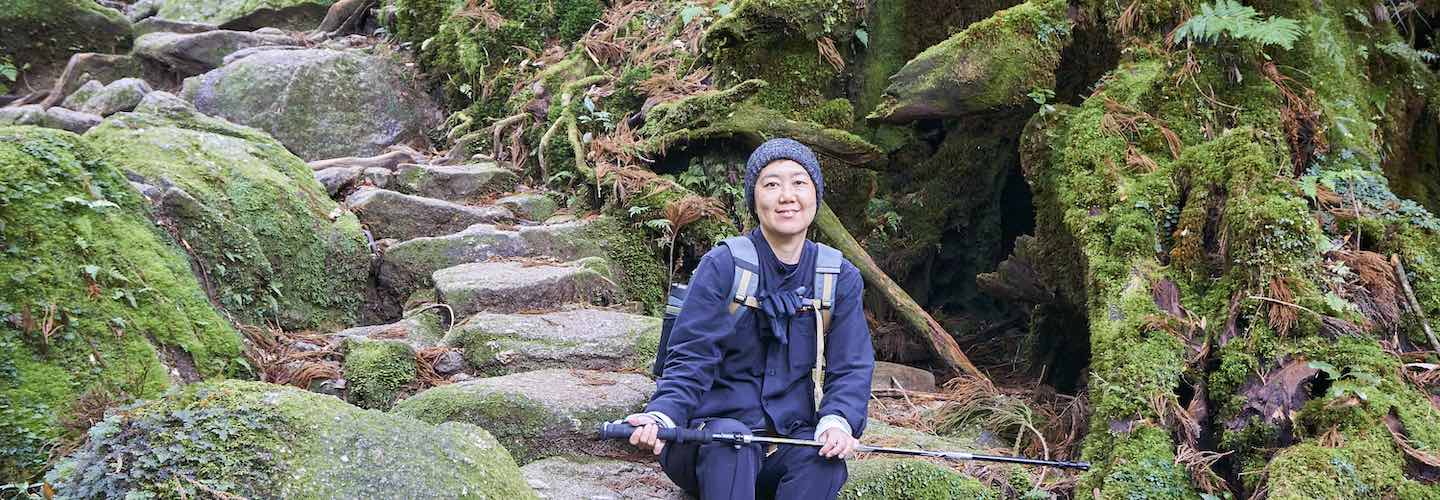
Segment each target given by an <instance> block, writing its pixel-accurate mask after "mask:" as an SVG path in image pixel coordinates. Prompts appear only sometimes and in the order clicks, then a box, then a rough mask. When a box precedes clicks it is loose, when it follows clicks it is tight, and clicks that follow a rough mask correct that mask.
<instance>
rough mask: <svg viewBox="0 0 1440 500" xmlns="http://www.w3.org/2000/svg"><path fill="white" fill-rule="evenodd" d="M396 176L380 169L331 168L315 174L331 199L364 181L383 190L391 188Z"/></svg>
mask: <svg viewBox="0 0 1440 500" xmlns="http://www.w3.org/2000/svg"><path fill="white" fill-rule="evenodd" d="M394 176H395V173H394V172H391V171H389V170H386V169H383V168H379V167H330V168H327V169H324V170H317V171H316V172H315V180H317V181H320V185H322V186H325V192H327V193H330V197H331V198H334V197H336V196H338V195H340V194H341V193H344V192H346V191H348V190H350V189H351V188H353V187H355V186H356V185H358V184H360V183H361V182H362V181H369V183H370V185H372V186H375V187H377V188H381V189H384V188H387V187H390V179H391V178H392V177H394Z"/></svg>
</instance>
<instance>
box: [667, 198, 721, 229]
mask: <svg viewBox="0 0 1440 500" xmlns="http://www.w3.org/2000/svg"><path fill="white" fill-rule="evenodd" d="M664 212H665V220H668V221H670V229H671V230H672V231H675V232H679V231H680V228H682V227H685V226H686V225H689V224H690V223H691V222H695V221H697V220H700V219H704V218H706V217H724V216H725V207H724V206H723V205H721V204H720V201H719V200H716V199H714V198H710V197H706V196H700V195H695V194H687V195H685V196H682V197H680V198H679V199H676V200H673V201H671V202H669V203H666V204H665V210H664Z"/></svg>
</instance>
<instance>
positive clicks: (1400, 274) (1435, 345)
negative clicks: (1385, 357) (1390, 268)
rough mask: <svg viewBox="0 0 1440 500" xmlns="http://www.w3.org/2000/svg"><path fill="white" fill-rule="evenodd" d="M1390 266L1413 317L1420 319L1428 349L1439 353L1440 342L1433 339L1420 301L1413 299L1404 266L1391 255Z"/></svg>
mask: <svg viewBox="0 0 1440 500" xmlns="http://www.w3.org/2000/svg"><path fill="white" fill-rule="evenodd" d="M1390 264H1392V265H1394V266H1395V278H1396V279H1399V280H1400V285H1401V286H1402V287H1403V288H1404V289H1405V300H1406V301H1407V302H1409V303H1410V307H1411V308H1412V309H1414V310H1415V317H1417V318H1420V326H1421V327H1422V328H1424V329H1425V338H1428V339H1430V348H1431V349H1434V350H1435V352H1440V340H1437V339H1436V338H1435V331H1434V330H1431V329H1430V320H1428V319H1426V318H1425V309H1424V308H1422V307H1420V301H1419V300H1416V299H1415V290H1413V289H1411V288H1410V278H1409V277H1406V276H1405V265H1404V264H1402V263H1400V256H1399V255H1395V254H1391V255H1390Z"/></svg>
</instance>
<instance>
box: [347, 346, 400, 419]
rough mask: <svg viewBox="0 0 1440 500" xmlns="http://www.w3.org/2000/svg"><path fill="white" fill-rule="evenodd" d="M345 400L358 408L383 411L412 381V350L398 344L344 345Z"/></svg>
mask: <svg viewBox="0 0 1440 500" xmlns="http://www.w3.org/2000/svg"><path fill="white" fill-rule="evenodd" d="M345 346H346V347H345V349H346V353H345V379H346V380H347V381H349V383H350V386H349V390H348V392H347V393H346V394H347V399H348V400H349V401H350V402H351V403H354V404H355V406H359V407H361V408H372V409H380V410H383V409H386V408H389V407H390V405H392V404H394V403H395V401H396V399H398V397H399V393H400V390H401V389H402V388H404V387H405V386H406V385H409V384H410V383H411V382H414V381H415V371H416V369H415V349H414V348H412V347H410V345H409V344H407V343H405V342H402V341H398V340H363V341H361V340H350V341H347V342H346V343H345Z"/></svg>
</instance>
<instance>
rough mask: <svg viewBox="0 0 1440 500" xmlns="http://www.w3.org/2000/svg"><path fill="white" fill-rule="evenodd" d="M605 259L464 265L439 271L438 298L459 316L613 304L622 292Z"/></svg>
mask: <svg viewBox="0 0 1440 500" xmlns="http://www.w3.org/2000/svg"><path fill="white" fill-rule="evenodd" d="M610 276H611V275H610V271H609V266H608V265H607V264H606V263H605V259H602V258H599V257H587V258H584V259H580V260H577V261H573V262H568V263H564V264H545V263H535V262H525V261H515V260H511V261H496V262H478V263H472V264H461V265H458V266H454V267H447V268H445V269H441V270H439V271H435V273H434V274H432V275H431V279H433V280H434V281H435V298H436V299H437V300H439V301H440V302H444V303H446V304H449V305H450V307H451V308H452V309H453V310H454V312H455V317H457V318H458V317H462V316H470V315H472V314H475V313H477V312H481V311H486V312H497V313H513V312H522V311H546V310H554V309H558V308H559V307H560V306H561V305H565V304H587V303H588V304H595V305H609V304H614V303H618V302H620V299H621V298H622V297H623V295H624V292H622V291H621V290H620V287H619V286H618V285H616V284H615V282H614V281H612V280H611V279H610Z"/></svg>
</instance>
